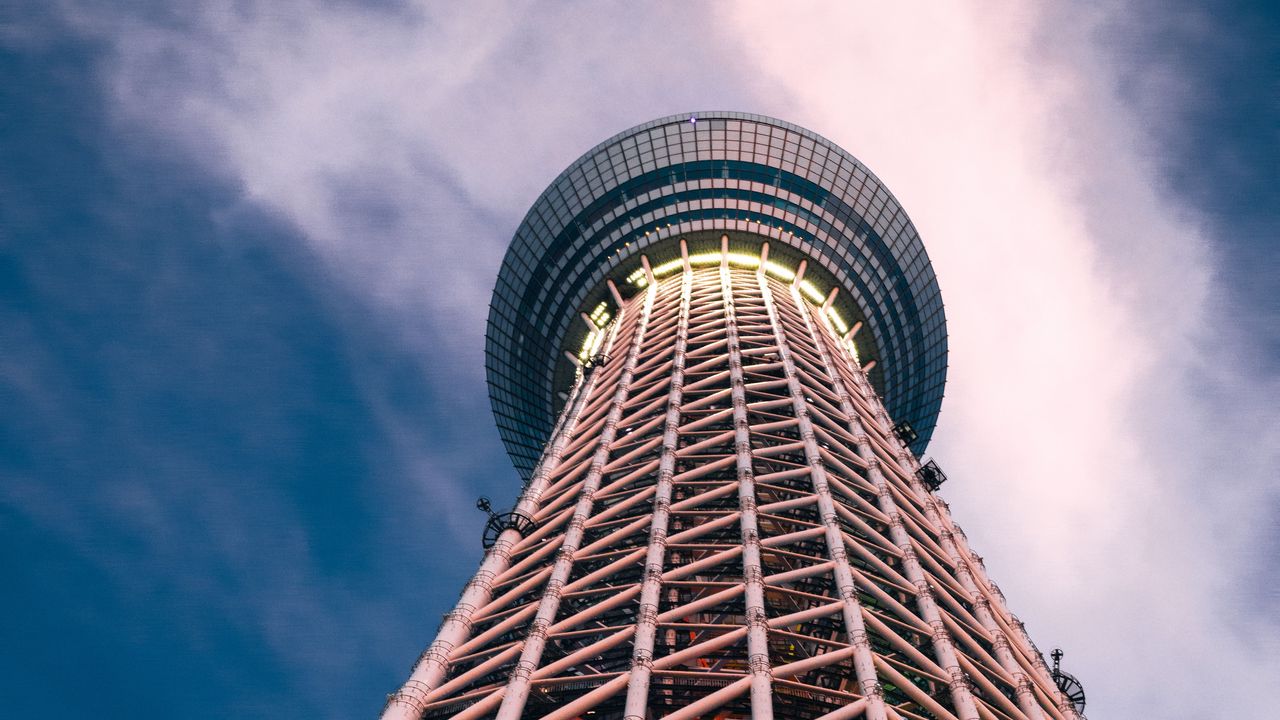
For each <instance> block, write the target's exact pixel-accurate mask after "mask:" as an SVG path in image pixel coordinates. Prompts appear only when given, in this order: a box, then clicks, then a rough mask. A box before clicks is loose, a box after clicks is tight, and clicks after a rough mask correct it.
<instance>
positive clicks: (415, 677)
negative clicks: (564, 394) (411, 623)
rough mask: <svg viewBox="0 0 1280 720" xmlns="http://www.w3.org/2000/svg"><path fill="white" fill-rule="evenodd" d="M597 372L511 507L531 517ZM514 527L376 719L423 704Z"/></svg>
mask: <svg viewBox="0 0 1280 720" xmlns="http://www.w3.org/2000/svg"><path fill="white" fill-rule="evenodd" d="M621 321H622V317H621V313H619V316H618V318H617V319H615V320H614V323H613V327H612V328H610V329H609V337H608V338H607V342H606V343H605V349H606V351H607V350H608V348H609V347H610V346H611V345H612V344H613V341H614V339H615V338H616V336H617V333H618V327H619V326H621V324H622V322H621ZM597 377H598V375H597V374H595V373H592V374H590V375H583V376H580V377H579V379H578V382H577V383H575V384H574V386H573V390H572V397H571V398H570V399H569V402H568V403H567V404H566V405H565V408H564V410H563V411H562V412H561V415H560V419H559V421H558V422H557V423H556V428H555V430H554V432H553V434H552V437H551V444H550V445H549V446H548V447H547V449H546V451H545V452H544V453H543V455H542V458H541V459H540V460H539V461H538V466H537V467H536V468H534V472H533V476H532V477H531V478H530V480H529V485H528V487H526V488H525V489H524V492H522V493H521V494H520V499H519V500H518V501H517V502H516V506H515V509H514V511H515V512H517V513H520V514H522V515H525V516H526V517H533V515H534V514H535V513H536V512H537V511H538V507H539V505H540V504H541V502H542V493H543V492H545V491H546V489H547V476H548V475H550V474H551V473H552V472H553V471H554V470H555V469H556V467H557V466H558V465H559V464H560V459H561V455H562V454H563V453H564V447H565V443H567V442H568V440H569V437H570V436H571V435H573V430H574V427H575V426H576V424H577V422H578V416H579V413H581V411H582V406H583V404H584V403H585V402H586V401H587V398H588V397H590V396H591V390H592V389H593V388H594V387H595V382H596V378H597ZM521 537H522V536H521V534H520V531H519V530H515V529H507V530H504V531H503V532H502V533H501V534H500V535H499V536H498V540H497V542H495V543H494V545H493V547H492V548H490V549H489V550H488V552H486V553H485V556H484V559H483V560H481V562H480V569H479V570H477V571H476V574H475V576H474V577H472V578H471V580H470V581H468V582H467V584H466V586H465V587H464V588H463V589H462V595H461V597H459V598H458V602H457V604H456V605H454V607H453V610H452V611H450V612H449V613H447V614H446V615H445V616H444V620H443V621H442V622H441V624H440V629H439V630H438V631H437V633H436V639H435V640H434V641H433V642H432V643H431V645H430V646H429V647H428V648H427V649H426V650H425V651H423V653H422V655H421V656H419V658H418V662H417V663H416V664H415V665H414V668H413V671H412V672H411V673H410V675H409V679H408V680H406V681H405V683H404V685H402V686H401V687H400V689H399V690H397V691H396V692H394V693H392V694H391V696H390V697H388V698H387V703H386V705H385V706H384V707H383V710H382V720H418V719H419V718H420V717H422V711H423V709H424V707H425V706H426V703H427V696H428V694H429V693H431V691H433V690H435V689H436V687H438V686H439V685H440V682H441V681H442V680H443V679H444V676H445V673H446V672H448V670H449V662H450V661H449V655H450V654H451V653H452V652H453V649H454V648H455V647H457V646H458V645H459V644H460V643H463V642H465V641H466V640H467V638H469V637H470V636H471V618H472V615H474V614H475V611H476V609H477V608H480V607H484V605H486V604H487V603H488V602H489V601H490V600H491V599H492V591H493V580H494V578H496V577H497V576H499V575H501V574H502V573H504V572H506V570H507V568H508V567H509V566H510V564H511V550H512V548H513V547H515V545H516V543H518V542H519V541H520V539H521Z"/></svg>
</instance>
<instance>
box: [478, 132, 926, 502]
mask: <svg viewBox="0 0 1280 720" xmlns="http://www.w3.org/2000/svg"><path fill="white" fill-rule="evenodd" d="M734 123H737V124H738V127H739V130H737V131H736V132H738V133H739V137H740V138H741V137H743V136H744V135H743V130H742V128H744V127H746V126H751V128H752V130H753V132H752V133H751V134H752V135H753V139H754V142H753V143H752V152H750V153H747V151H746V150H745V148H746V145H747V144H746V143H745V142H743V141H741V140H740V141H739V144H738V148H737V149H732V148H730V147H728V146H727V144H726V142H723V141H720V140H716V139H715V138H716V137H717V134H716V128H719V129H720V131H721V133H728V130H727V129H728V128H732V127H734ZM761 128H765V129H767V130H768V132H767V133H759V132H756V131H758V130H759V129H761ZM656 130H661V131H662V132H661V133H656V132H654V131H656ZM659 148H661V150H662V151H663V152H662V154H661V155H660V156H659V155H658V154H657V153H658V150H659ZM803 153H807V159H805V158H804V157H801V155H803ZM748 154H749V155H750V159H743V158H744V156H747V155H748ZM819 157H821V160H820V161H819ZM717 163H719V165H717ZM708 167H710V168H713V169H712V170H711V171H710V172H712V174H714V173H715V172H720V170H719V168H721V167H723V171H722V172H723V175H724V177H723V178H715V177H709V176H708V177H702V176H699V175H698V173H703V174H704V175H705V174H706V172H708V171H707V170H706V168H708ZM690 168H695V170H690ZM663 173H666V174H669V176H670V178H669V181H667V182H663V181H662V178H661V177H660V176H661V175H662V174H663ZM649 176H653V177H655V178H657V180H656V181H655V180H653V179H652V178H650V179H649V180H645V178H647V177H649ZM695 176H696V177H695ZM770 177H772V178H774V186H773V187H772V188H770V187H769V185H768V184H764V183H759V182H757V180H759V179H762V178H763V179H767V178H770ZM717 180H720V181H721V182H719V185H718V187H720V188H721V190H720V192H722V193H725V194H726V198H720V200H722V201H723V202H722V204H726V205H727V204H728V203H740V204H741V205H743V206H745V205H747V204H749V202H753V201H750V200H749V198H743V199H740V200H730V199H727V194H729V193H730V191H729V190H727V189H723V188H724V187H725V185H726V183H736V185H734V187H735V188H747V186H748V185H750V187H749V189H744V190H742V193H743V194H744V195H745V196H750V197H755V198H765V199H766V200H769V201H771V203H769V202H767V203H764V205H770V206H768V207H764V206H761V207H760V208H759V209H758V210H756V211H755V217H754V218H753V217H752V216H751V213H750V212H747V211H741V212H740V211H739V209H737V208H736V207H735V209H734V210H733V211H732V212H733V213H740V214H741V215H743V217H735V218H734V219H733V220H728V219H724V220H716V219H714V218H711V219H707V218H703V219H688V218H684V216H682V215H681V213H680V212H678V211H677V209H676V205H677V204H678V202H679V201H681V200H682V199H683V200H684V201H686V202H685V204H686V205H689V204H690V203H689V201H690V199H691V198H694V197H695V196H698V201H699V202H706V203H710V204H708V205H706V209H705V210H704V211H705V212H710V211H711V210H712V209H715V210H716V211H717V212H725V213H726V217H727V214H728V211H726V210H725V208H723V207H720V206H717V205H715V204H714V203H715V202H716V199H717V198H715V197H702V196H701V195H699V193H701V194H702V195H706V194H707V193H710V194H711V195H712V196H714V194H715V192H716V191H715V190H714V189H712V186H715V185H717ZM641 181H644V182H641ZM655 182H656V183H657V186H656V187H655V186H654V183H655ZM637 183H639V184H637ZM855 184H856V187H855ZM632 186H634V187H635V188H643V189H644V190H643V192H644V197H651V196H653V197H657V196H660V195H661V196H662V197H664V198H665V199H666V200H667V201H670V202H671V203H672V207H671V208H668V209H666V210H663V211H661V212H660V213H659V214H658V215H656V216H655V215H654V214H653V213H652V212H650V213H648V214H639V213H640V209H636V208H632V210H628V209H627V208H628V205H629V204H633V203H635V202H636V197H631V196H628V194H627V188H628V187H632ZM662 193H666V194H665V195H662ZM611 194H613V195H617V196H619V197H612V196H611ZM756 205H761V203H759V202H757V203H756ZM772 205H776V206H777V207H773V206H772ZM641 209H642V208H641ZM631 211H634V212H635V213H637V214H636V216H635V217H632V218H628V216H627V214H626V213H627V212H631ZM788 213H790V214H788ZM686 214H687V213H686ZM800 215H804V216H805V217H806V218H808V219H809V220H810V221H811V222H808V223H807V224H806V223H801V222H799V221H797V220H796V217H798V216H800ZM606 217H607V218H610V222H613V221H617V220H619V219H622V220H629V222H630V224H626V223H624V224H623V225H622V227H621V229H618V228H614V229H612V230H606V229H602V228H607V227H609V226H608V223H606V222H604V221H602V219H601V218H606ZM655 217H656V219H657V220H659V221H660V220H664V219H676V220H677V222H674V223H671V225H670V226H669V227H662V226H661V223H660V222H655ZM682 218H683V219H682ZM717 223H720V224H723V225H725V227H720V225H718V224H717ZM753 223H754V224H753ZM775 224H776V226H775ZM824 226H825V227H824ZM646 228H649V230H647V231H646ZM784 228H785V229H784ZM711 229H723V230H725V231H726V232H729V233H735V232H745V233H748V234H752V235H759V236H763V237H765V238H776V242H779V243H781V244H784V245H788V246H790V247H791V248H793V249H795V250H797V251H799V252H801V253H803V254H805V255H807V256H809V257H810V258H812V259H813V260H814V261H816V262H817V263H819V264H820V265H821V266H822V267H823V268H824V270H825V271H826V272H828V273H829V274H830V275H832V276H833V277H835V278H836V279H838V281H839V284H840V286H841V288H842V290H843V292H846V293H848V294H849V296H850V297H851V298H853V299H854V300H855V301H856V302H857V304H858V306H859V307H860V308H861V309H862V310H863V313H864V315H865V320H866V327H865V328H864V329H863V330H862V331H861V332H862V333H863V335H862V336H860V339H859V342H860V344H862V343H867V344H868V345H869V346H871V347H873V348H874V351H873V353H872V354H871V355H869V356H864V360H871V359H874V360H876V362H877V367H876V371H875V372H874V373H873V374H874V375H875V376H876V377H874V378H873V384H874V385H875V386H876V389H877V390H878V391H880V393H881V394H882V395H883V397H884V401H885V405H886V407H887V409H888V411H889V413H890V415H891V416H892V417H893V418H894V420H895V421H906V422H909V423H910V424H911V425H912V426H913V428H914V429H915V431H916V433H917V434H918V438H917V440H915V441H914V442H913V443H912V445H911V447H912V450H913V451H915V452H916V453H922V452H923V451H924V448H925V447H926V446H927V444H928V442H929V439H930V437H931V436H932V433H933V430H934V427H935V426H936V424H937V417H938V413H939V411H940V409H941V401H942V396H943V391H944V388H945V382H946V357H947V333H946V318H945V311H944V309H943V305H942V298H941V292H940V290H939V288H938V283H937V278H936V276H935V274H934V272H933V267H932V264H931V263H930V262H929V258H928V254H927V252H926V251H925V248H924V245H923V243H922V242H921V240H920V238H919V234H918V233H917V232H916V230H915V227H914V225H913V224H912V223H911V221H910V218H909V217H907V215H906V212H905V211H904V210H903V209H902V205H901V203H899V202H898V200H897V199H896V197H894V195H893V194H892V193H891V192H890V191H889V190H888V188H887V187H886V186H885V185H884V183H883V182H881V181H880V180H879V178H878V177H876V176H875V174H874V173H872V172H871V171H870V170H869V169H868V168H867V167H866V166H865V165H864V164H863V163H862V162H860V161H859V160H858V159H857V158H855V157H854V156H853V155H852V154H850V153H849V152H848V151H846V150H844V149H843V148H841V147H840V146H838V145H836V144H835V143H833V142H831V141H830V140H827V139H826V138H824V137H822V136H821V135H818V134H817V133H814V132H812V131H810V130H808V129H806V128H803V127H800V126H798V125H795V124H793V123H788V122H786V121H782V120H778V119H776V118H772V117H768V116H764V115H758V114H752V113H742V112H725V111H707V112H694V113H681V114H677V115H668V116H666V117H662V118H658V119H655V120H651V121H649V122H645V123H642V124H640V125H636V126H635V127H632V128H630V129H628V130H624V131H622V132H620V133H617V134H615V135H613V136H612V137H610V138H608V139H607V140H605V141H603V142H601V143H598V144H597V145H595V146H594V147H592V148H591V149H590V150H588V151H587V152H585V153H583V155H581V156H580V157H579V158H578V159H577V160H575V161H574V162H573V163H571V164H570V165H569V166H568V167H567V168H566V169H565V170H564V171H563V172H561V173H560V174H559V175H558V176H557V177H556V178H555V180H553V181H552V182H551V183H550V184H549V185H548V186H547V188H546V189H545V190H544V191H543V192H542V193H541V194H540V195H539V197H538V199H537V200H536V201H535V202H534V203H533V205H532V206H531V207H530V209H529V211H528V212H527V213H526V215H525V217H524V219H523V220H522V222H521V223H520V226H519V227H518V228H517V230H516V232H515V234H514V237H513V239H512V242H511V245H510V246H509V247H508V249H507V253H506V255H505V257H504V259H503V263H502V268H501V270H500V271H499V274H498V278H497V281H496V283H495V287H494V294H493V300H492V301H491V304H490V312H489V319H488V324H487V329H486V338H485V340H486V351H485V368H486V377H487V381H488V387H489V396H490V402H491V405H492V408H493V412H494V416H495V419H496V420H497V423H498V428H499V433H500V435H501V436H502V440H503V443H504V445H505V446H506V449H507V452H508V454H509V455H510V456H511V459H512V462H513V463H514V464H515V466H516V469H517V471H518V472H519V473H520V474H521V476H522V477H523V478H524V479H525V480H528V478H529V477H530V475H531V473H532V470H533V467H534V464H535V463H536V461H537V458H538V456H539V455H540V452H541V448H542V446H543V445H544V444H545V442H546V440H547V438H548V437H549V435H550V433H551V430H552V427H553V425H554V423H555V414H554V413H555V407H556V399H555V398H556V388H555V387H554V379H555V370H556V364H557V362H559V359H560V355H561V354H562V352H561V351H562V349H563V348H564V346H565V340H566V337H567V333H568V327H569V326H570V325H571V323H572V322H573V318H574V317H575V316H576V315H577V314H578V313H577V311H579V310H582V309H584V308H582V307H580V306H581V305H582V304H583V303H584V302H585V300H586V298H587V297H588V296H589V295H590V294H591V293H592V292H594V293H596V295H597V296H598V295H599V294H600V292H602V288H603V286H604V280H605V279H606V278H613V277H615V276H617V274H618V271H619V269H620V268H623V267H628V266H630V265H634V264H635V263H636V262H637V259H636V258H637V256H638V255H639V254H640V253H641V252H644V251H645V250H646V249H648V248H650V247H654V246H656V245H658V244H659V243H663V242H669V241H672V240H673V239H674V238H675V236H677V235H681V234H684V233H687V232H699V231H705V230H711ZM642 232H644V233H645V234H643V235H642V234H641V233H642ZM770 241H771V242H774V241H775V240H770ZM574 258H578V261H577V262H576V263H574V267H569V265H570V264H571V262H572V261H573V260H574Z"/></svg>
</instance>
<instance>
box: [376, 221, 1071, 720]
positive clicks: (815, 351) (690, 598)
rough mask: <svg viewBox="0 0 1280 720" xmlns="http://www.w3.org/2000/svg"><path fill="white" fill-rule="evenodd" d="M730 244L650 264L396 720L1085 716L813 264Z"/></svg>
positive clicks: (1066, 719) (390, 709)
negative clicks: (782, 267)
mask: <svg viewBox="0 0 1280 720" xmlns="http://www.w3.org/2000/svg"><path fill="white" fill-rule="evenodd" d="M723 242H724V245H723V247H722V261H721V263H720V266H719V267H718V268H717V267H696V268H695V267H693V266H692V265H690V263H689V260H688V258H689V255H688V250H687V248H686V247H684V245H683V243H682V247H681V250H682V253H683V256H684V267H683V270H681V271H679V272H676V273H675V274H674V275H671V276H669V277H665V278H655V277H654V276H653V273H652V271H651V269H650V267H649V264H648V262H647V260H646V261H645V265H644V267H645V270H646V272H647V273H648V278H647V279H648V282H647V283H646V284H645V288H644V289H643V290H642V291H640V292H638V293H637V294H636V295H635V296H633V297H631V298H630V299H627V300H625V301H622V302H621V307H620V308H619V311H618V313H617V316H616V318H615V319H614V320H613V322H612V324H611V325H610V326H609V329H608V331H607V337H605V339H604V340H603V344H602V349H601V353H600V355H599V357H601V358H604V357H607V358H610V359H609V360H608V361H604V362H597V363H596V364H595V367H593V368H592V369H590V370H589V371H587V372H584V373H583V375H582V377H581V379H580V381H579V383H578V385H577V386H576V387H575V390H574V394H573V396H572V397H571V398H570V400H569V402H568V404H567V405H566V408H565V411H564V413H563V415H562V417H561V419H560V423H559V426H558V427H557V429H556V432H555V433H554V435H553V437H552V440H551V442H550V444H549V445H548V447H547V448H546V450H545V453H544V455H543V457H542V460H541V462H540V464H539V465H538V467H537V468H536V470H535V472H534V475H533V478H532V481H531V482H530V483H529V485H528V487H527V488H526V490H525V492H524V494H523V495H522V496H521V498H520V500H519V503H518V504H517V506H516V508H515V509H514V511H513V512H515V513H519V514H521V515H522V516H525V517H527V518H529V519H531V520H532V523H531V524H528V525H525V526H522V527H507V528H506V529H505V530H503V531H502V533H501V534H500V535H499V536H498V538H497V541H496V543H495V544H494V546H493V547H492V548H491V549H490V550H489V552H488V553H487V554H486V556H485V558H484V561H483V563H482V564H481V567H480V570H479V571H478V572H477V573H476V575H475V577H474V578H473V579H472V580H471V582H470V583H468V584H467V586H466V588H465V590H464V591H463V593H462V597H461V599H460V600H459V602H458V604H457V606H456V607H455V608H454V610H453V611H452V612H451V613H449V614H448V615H446V616H445V619H444V622H443V624H442V625H441V627H440V630H439V633H438V636H437V638H436V640H435V642H434V643H432V645H431V646H430V647H429V648H428V649H427V651H426V652H424V653H423V655H422V657H421V658H420V659H419V661H418V663H417V665H416V666H415V668H414V670H413V673H412V676H411V678H410V679H409V681H408V682H407V683H406V684H405V685H404V687H402V688H401V689H400V690H399V691H398V692H397V693H395V694H394V695H392V696H391V698H390V699H389V700H388V703H387V707H386V710H385V712H384V717H385V718H389V719H390V718H395V719H398V720H410V719H411V720H418V719H420V718H430V719H433V720H434V719H436V718H455V719H457V720H479V719H481V718H497V719H498V720H517V719H520V718H542V719H543V720H571V719H574V718H588V717H589V718H625V719H626V720H647V719H648V718H668V719H669V720H694V719H695V718H707V719H711V718H715V719H716V720H728V719H730V718H758V719H761V720H767V719H769V718H775V717H776V718H785V719H788V720H790V719H793V718H798V719H803V720H844V719H852V718H861V717H865V718H869V719H870V720H916V719H922V718H937V719H940V720H957V719H959V720H978V719H981V720H1074V719H1075V718H1078V717H1079V716H1078V715H1077V714H1076V712H1075V710H1074V709H1073V707H1072V706H1071V705H1070V703H1069V701H1068V700H1067V699H1066V698H1064V697H1063V696H1062V694H1061V693H1060V692H1059V690H1058V689H1057V687H1056V685H1055V683H1054V681H1053V678H1052V676H1051V673H1050V670H1049V668H1048V667H1047V666H1046V664H1045V662H1044V658H1043V657H1042V655H1041V653H1040V652H1039V650H1038V649H1037V648H1036V647H1035V645H1034V644H1033V643H1032V642H1031V640H1030V638H1029V637H1027V635H1026V633H1025V631H1024V630H1023V627H1022V625H1021V623H1020V622H1019V621H1018V620H1017V618H1016V617H1014V616H1013V615H1012V614H1010V613H1009V611H1008V609H1007V608H1006V606H1005V601H1004V598H1003V596H1002V595H1001V594H1000V591H999V589H998V588H997V587H996V585H995V584H994V583H993V582H991V580H990V579H989V578H988V577H987V575H986V571H985V569H984V568H983V565H982V561H981V558H979V557H978V556H977V555H976V554H974V553H973V552H972V551H971V550H970V549H969V547H968V543H967V541H966V540H965V536H964V533H963V532H962V531H961V530H960V528H959V527H958V526H957V525H956V524H955V522H954V521H952V519H951V516H950V513H949V511H948V509H947V506H946V504H945V503H944V502H942V500H940V499H939V498H938V497H937V495H936V494H935V493H934V492H932V491H931V489H930V488H929V487H926V485H925V484H923V483H922V481H921V475H920V472H919V471H920V465H919V462H918V461H917V459H916V458H915V457H914V456H913V455H912V453H911V452H909V451H908V450H907V449H906V447H905V446H904V445H903V444H902V441H901V439H900V438H899V437H898V436H897V435H896V434H895V432H894V424H893V421H892V420H891V419H890V418H889V416H888V415H887V414H886V412H885V410H884V407H883V405H882V403H881V402H880V399H879V398H878V397H877V395H876V393H875V392H874V391H873V390H872V388H871V385H870V384H869V383H868V381H867V379H866V376H865V374H864V373H863V371H862V370H861V369H860V368H859V367H858V365H857V361H856V359H855V358H854V357H853V356H852V355H851V354H850V352H849V350H848V348H847V344H846V343H845V342H844V341H843V338H841V337H840V336H839V335H838V333H837V331H836V330H835V329H834V328H833V327H832V326H831V323H830V320H829V319H828V315H827V314H826V313H824V312H823V310H824V308H823V307H822V306H815V305H813V304H811V303H810V302H808V301H807V300H806V299H804V297H802V295H801V293H800V292H799V291H798V289H797V284H796V283H798V282H799V281H800V279H801V277H802V276H803V272H804V270H803V266H801V268H800V269H799V271H798V272H797V277H796V282H792V283H785V282H782V281H780V280H778V279H777V278H774V277H771V276H768V275H766V274H765V273H764V272H762V271H759V270H750V269H742V268H739V267H734V266H732V265H731V264H730V262H729V256H730V255H729V252H728V239H727V238H725V239H724V240H723ZM761 254H762V262H761V263H760V267H761V268H763V267H764V266H765V263H764V262H763V259H764V258H766V257H767V254H768V245H767V244H766V245H764V246H763V247H762V248H761ZM615 296H617V293H616V291H615ZM618 297H620V296H618ZM830 301H831V300H830V298H828V301H827V302H828V303H830Z"/></svg>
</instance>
